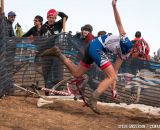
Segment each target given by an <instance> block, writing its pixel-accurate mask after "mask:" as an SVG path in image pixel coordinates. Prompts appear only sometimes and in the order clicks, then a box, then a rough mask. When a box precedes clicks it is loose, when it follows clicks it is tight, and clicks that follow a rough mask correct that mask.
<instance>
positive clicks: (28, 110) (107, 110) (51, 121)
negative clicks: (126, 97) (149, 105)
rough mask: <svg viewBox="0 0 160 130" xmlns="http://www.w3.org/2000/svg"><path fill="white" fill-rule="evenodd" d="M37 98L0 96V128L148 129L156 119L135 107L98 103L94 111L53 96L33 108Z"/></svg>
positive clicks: (51, 129) (46, 129)
mask: <svg viewBox="0 0 160 130" xmlns="http://www.w3.org/2000/svg"><path fill="white" fill-rule="evenodd" d="M37 100H38V99H37V98H31V97H27V98H25V97H16V96H11V97H4V98H3V99H0V117H1V118H0V130H107V129H111V130H118V129H119V128H122V127H128V129H129V128H130V127H146V128H145V130H150V129H151V128H150V127H152V125H154V124H157V125H159V124H158V123H159V122H160V118H159V117H156V116H153V115H149V114H146V113H142V112H140V111H139V110H137V109H132V110H126V109H124V108H119V107H106V106H98V107H99V109H100V110H101V113H102V114H101V115H97V114H95V113H93V112H92V111H91V110H90V109H89V108H87V107H82V105H83V103H81V102H76V101H59V100H57V101H55V102H54V103H53V104H50V105H48V106H44V107H42V108H37V106H36V103H37ZM131 125H132V126H131ZM136 130H138V128H137V129H136Z"/></svg>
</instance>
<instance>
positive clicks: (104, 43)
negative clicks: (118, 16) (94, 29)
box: [81, 35, 132, 69]
mask: <svg viewBox="0 0 160 130" xmlns="http://www.w3.org/2000/svg"><path fill="white" fill-rule="evenodd" d="M131 48H132V42H131V41H130V40H129V39H128V37H126V36H116V35H110V36H108V35H103V36H101V37H98V38H95V39H93V40H92V41H91V42H90V44H89V46H88V48H87V50H86V54H85V57H84V58H83V60H82V62H81V63H82V65H85V66H86V67H88V66H89V65H90V64H92V63H93V62H95V63H96V64H97V65H98V66H99V67H100V68H101V69H105V68H107V67H108V66H110V65H111V62H110V60H109V58H108V56H107V51H109V52H111V53H113V54H115V55H120V56H121V57H124V56H126V55H127V54H128V53H129V51H130V50H131Z"/></svg>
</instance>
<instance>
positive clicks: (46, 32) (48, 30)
mask: <svg viewBox="0 0 160 130" xmlns="http://www.w3.org/2000/svg"><path fill="white" fill-rule="evenodd" d="M58 15H59V16H60V17H61V19H60V20H59V21H57V22H55V23H54V24H53V25H49V24H48V21H47V22H46V23H45V24H43V25H42V27H41V33H40V34H41V36H46V37H49V36H51V35H55V34H58V33H60V32H62V28H63V18H64V17H66V19H68V16H67V15H66V14H64V13H63V12H59V14H58Z"/></svg>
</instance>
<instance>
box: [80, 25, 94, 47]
mask: <svg viewBox="0 0 160 130" xmlns="http://www.w3.org/2000/svg"><path fill="white" fill-rule="evenodd" d="M92 31H93V27H92V26H91V25H90V24H86V25H84V26H83V27H81V34H82V39H84V41H85V43H86V44H88V43H89V42H90V41H92V40H93V39H94V36H93V34H92Z"/></svg>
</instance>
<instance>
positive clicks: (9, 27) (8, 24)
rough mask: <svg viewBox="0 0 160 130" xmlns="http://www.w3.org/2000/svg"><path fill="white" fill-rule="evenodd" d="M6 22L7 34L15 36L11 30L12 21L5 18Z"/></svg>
mask: <svg viewBox="0 0 160 130" xmlns="http://www.w3.org/2000/svg"><path fill="white" fill-rule="evenodd" d="M6 22H7V32H8V36H9V37H13V36H15V33H14V30H13V27H12V23H11V22H10V21H9V20H8V19H7V20H6Z"/></svg>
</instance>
